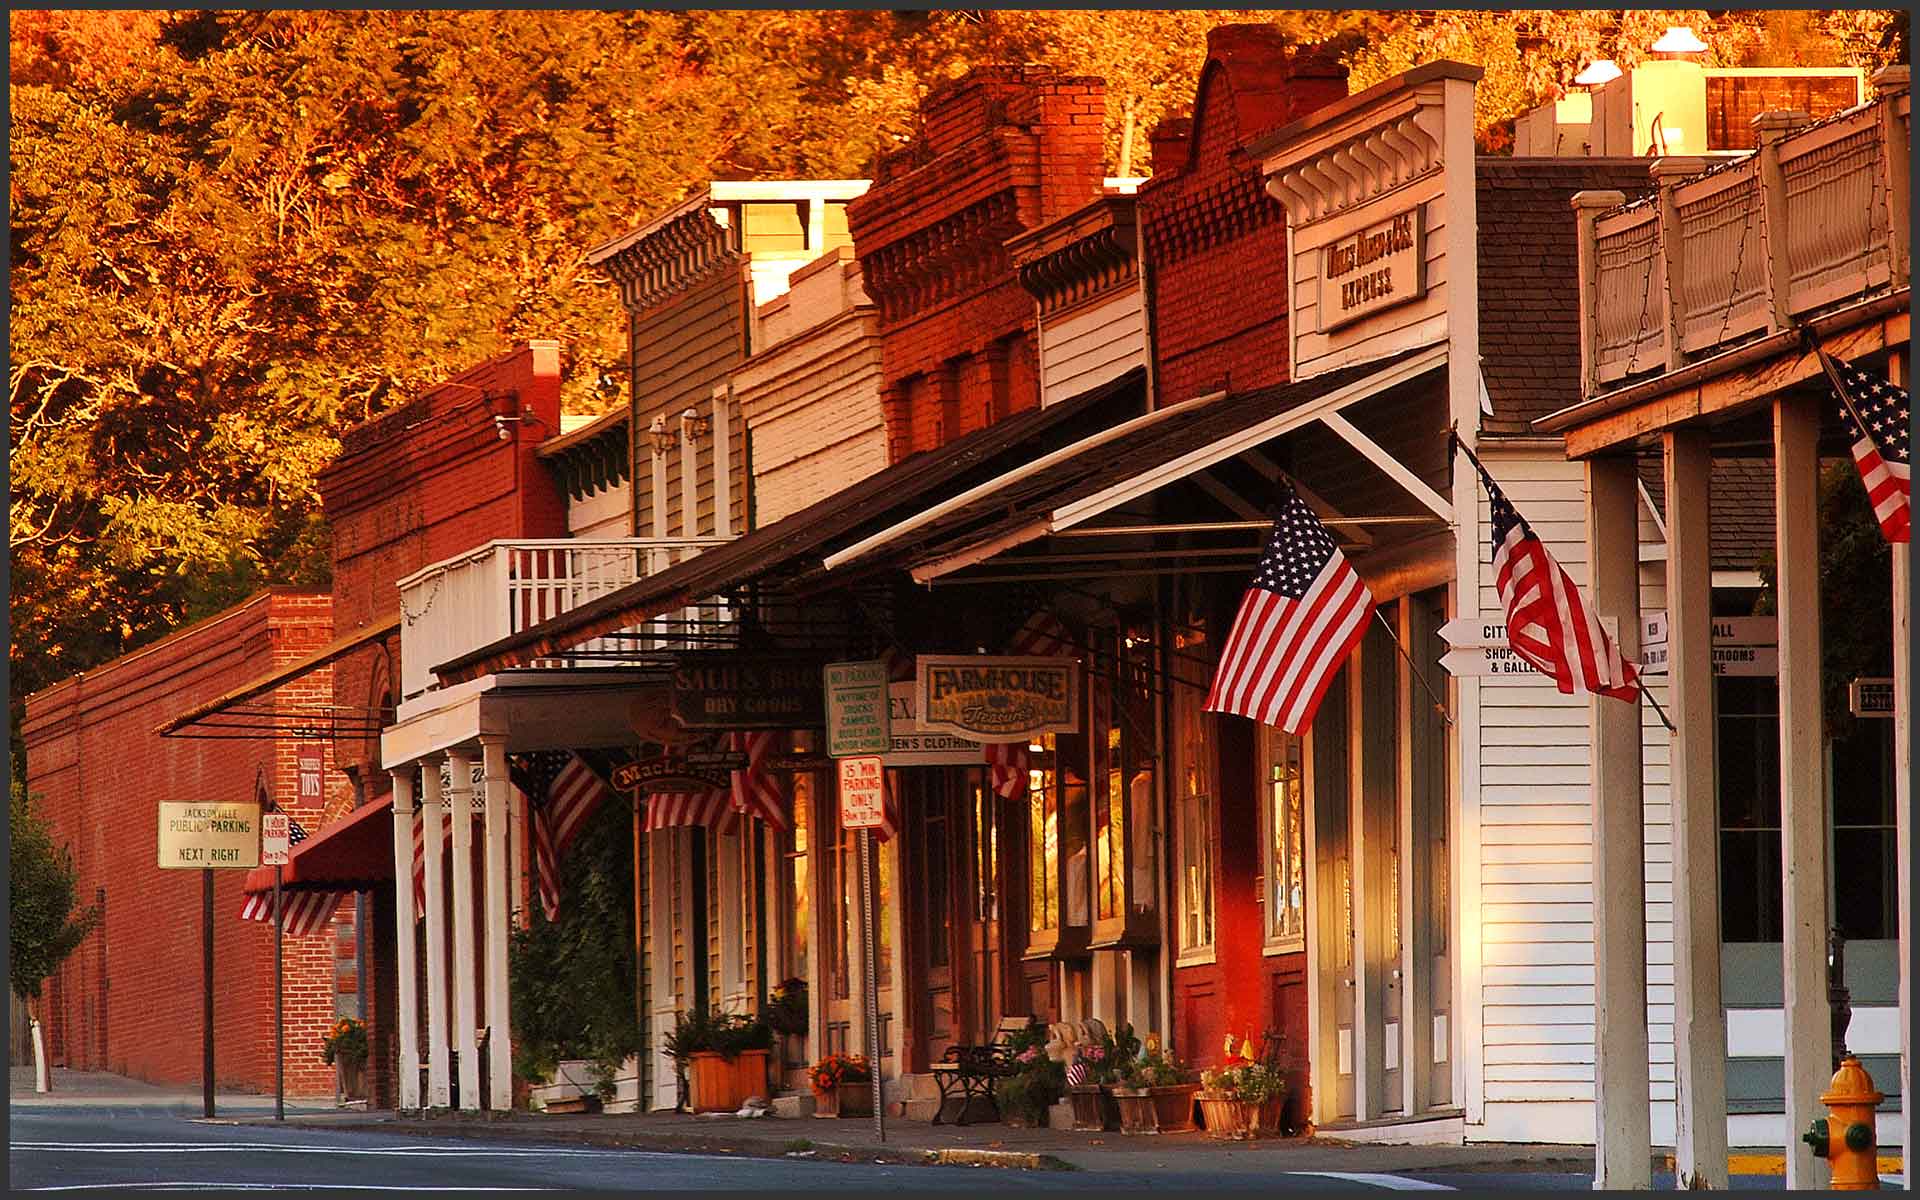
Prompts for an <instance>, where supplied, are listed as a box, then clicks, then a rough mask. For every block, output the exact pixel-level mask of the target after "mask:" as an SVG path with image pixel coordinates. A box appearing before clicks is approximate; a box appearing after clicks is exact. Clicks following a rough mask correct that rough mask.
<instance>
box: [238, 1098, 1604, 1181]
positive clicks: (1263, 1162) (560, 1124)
mask: <svg viewBox="0 0 1920 1200" xmlns="http://www.w3.org/2000/svg"><path fill="white" fill-rule="evenodd" d="M249 1123H251V1122H249ZM287 1123H288V1124H289V1125H299V1126H301V1127H304V1128H311V1129H336V1130H355V1131H366V1132H375V1131H378V1132H385V1133H400V1132H404V1133H406V1134H408V1135H409V1136H414V1135H428V1136H433V1135H438V1136H445V1137H484V1138H487V1139H489V1140H495V1141H517V1142H528V1143H540V1142H544V1143H549V1144H552V1143H562V1144H571V1145H591V1146H616V1147H625V1148H632V1149H642V1150H661V1151H681V1152H689V1153H706V1154H738V1155H742V1156H753V1157H766V1158H774V1157H781V1156H783V1155H797V1156H799V1155H803V1156H806V1157H812V1158H825V1159H838V1160H841V1161H863V1162H896V1163H947V1164H965V1165H973V1164H977V1165H981V1166H998V1167H1014V1168H1023V1169H1028V1170H1075V1169H1086V1168H1100V1169H1103V1170H1137V1171H1151V1170H1154V1169H1156V1168H1165V1167H1182V1168H1190V1169H1204V1170H1208V1171H1218V1172H1225V1173H1233V1172H1237V1171H1246V1172H1247V1173H1249V1174H1254V1173H1265V1172H1271V1171H1316V1170H1353V1169H1355V1168H1356V1165H1358V1164H1360V1163H1361V1162H1362V1161H1364V1169H1366V1170H1368V1171H1389V1172H1397V1171H1460V1172H1471V1171H1490V1170H1499V1171H1552V1172H1578V1171H1590V1170H1592V1168H1593V1152H1592V1151H1591V1150H1589V1149H1585V1148H1583V1147H1578V1146H1531V1145H1527V1146H1521V1145H1473V1146H1377V1145H1367V1146H1354V1145H1348V1144H1343V1143H1339V1142H1336V1141H1333V1140H1331V1139H1326V1140H1323V1139H1313V1138H1275V1139H1263V1140H1260V1141H1252V1142H1221V1141H1214V1140H1212V1139H1209V1138H1208V1137H1207V1136H1206V1135H1205V1134H1203V1133H1185V1134H1159V1135H1152V1136H1139V1137H1129V1136H1127V1135H1124V1134H1120V1133H1072V1132H1068V1131H1063V1130H1052V1129H1015V1128H1009V1127H1008V1126H1005V1125H1000V1124H994V1123H979V1124H974V1125H969V1126H964V1127H956V1126H953V1125H930V1124H928V1123H927V1122H925V1121H889V1122H888V1123H887V1137H886V1141H885V1142H884V1143H882V1142H880V1141H879V1140H877V1139H876V1138H875V1137H874V1133H873V1124H872V1122H871V1121H870V1120H856V1119H845V1120H835V1119H822V1118H813V1117H804V1118H798V1119H787V1120H782V1119H778V1118H772V1117H764V1118H760V1119H757V1120H742V1119H739V1118H735V1117H731V1116H713V1117H701V1116H693V1115H691V1114H676V1113H647V1114H644V1115H642V1114H621V1115H612V1116H610V1115H606V1114H601V1113H595V1114H568V1115H549V1114H537V1113H523V1112H515V1113H509V1114H503V1115H500V1116H497V1117H496V1116H492V1115H490V1114H467V1113H443V1114H436V1115H433V1116H429V1117H424V1118H422V1117H414V1116H406V1117H399V1116H396V1115H395V1114H394V1113H392V1112H375V1113H366V1112H339V1113H324V1114H302V1115H301V1116H300V1117H299V1118H298V1119H295V1118H294V1117H293V1116H292V1115H291V1114H290V1115H289V1117H288V1120H287Z"/></svg>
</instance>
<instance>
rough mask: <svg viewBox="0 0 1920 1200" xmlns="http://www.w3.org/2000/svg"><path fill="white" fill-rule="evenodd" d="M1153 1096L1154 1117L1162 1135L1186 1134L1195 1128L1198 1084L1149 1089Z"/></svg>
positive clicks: (1181, 1084)
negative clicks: (1194, 1104) (1194, 1111)
mask: <svg viewBox="0 0 1920 1200" xmlns="http://www.w3.org/2000/svg"><path fill="white" fill-rule="evenodd" d="M1148 1091H1150V1092H1151V1093H1152V1094H1153V1109H1154V1112H1153V1115H1154V1120H1155V1121H1156V1122H1157V1123H1158V1125H1159V1127H1160V1132H1161V1133H1186V1132H1189V1131H1190V1130H1192V1128H1193V1098H1194V1097H1195V1096H1196V1095H1198V1094H1199V1092H1200V1085H1199V1084H1197V1083H1176V1084H1172V1085H1170V1086H1168V1087H1156V1088H1149V1089H1148Z"/></svg>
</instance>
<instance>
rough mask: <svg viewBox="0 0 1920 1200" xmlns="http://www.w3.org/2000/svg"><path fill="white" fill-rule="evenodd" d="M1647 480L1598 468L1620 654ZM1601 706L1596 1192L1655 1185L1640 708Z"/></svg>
mask: <svg viewBox="0 0 1920 1200" xmlns="http://www.w3.org/2000/svg"><path fill="white" fill-rule="evenodd" d="M1638 481H1639V473H1638V471H1637V470H1636V469H1635V465H1634V460H1633V457H1632V456H1631V455H1625V454H1616V455H1609V456H1607V457H1604V458H1595V459H1592V460H1589V462H1588V463H1587V561H1588V562H1589V563H1590V564H1592V571H1593V607H1594V612H1595V614H1596V615H1597V616H1599V617H1600V618H1601V619H1602V620H1603V621H1604V620H1606V619H1607V618H1609V617H1611V618H1613V620H1614V622H1615V624H1616V626H1617V633H1616V637H1617V639H1618V641H1619V644H1620V653H1621V654H1622V656H1623V657H1625V658H1627V659H1628V660H1629V661H1633V660H1637V659H1638V658H1639V656H1640V555H1639V545H1638V541H1639V526H1640V513H1639V499H1640V498H1639V492H1638V488H1637V486H1636V485H1637V484H1638ZM1590 703H1591V706H1592V710H1593V725H1592V738H1593V942H1594V945H1593V959H1594V969H1593V1024H1594V1029H1593V1040H1594V1046H1593V1056H1594V1068H1593V1094H1594V1146H1595V1149H1594V1184H1593V1185H1594V1187H1596V1188H1604V1189H1608V1190H1614V1189H1621V1188H1626V1189H1637V1190H1644V1189H1646V1188H1649V1187H1651V1186H1653V1167H1652V1156H1653V1130H1652V1117H1651V1114H1650V1113H1649V1111H1648V1096H1649V1087H1648V1080H1647V1076H1648V1071H1647V1068H1646V1066H1645V1065H1644V1064H1645V1063H1646V1062H1647V1061H1648V1059H1647V884H1646V853H1645V848H1644V844H1643V839H1644V837H1645V832H1644V828H1643V825H1642V821H1643V814H1644V811H1645V802H1644V797H1643V795H1642V793H1641V785H1642V782H1643V781H1642V775H1641V753H1642V747H1641V732H1640V706H1639V705H1638V704H1624V703H1622V702H1621V701H1619V700H1612V699H1608V698H1607V697H1604V696H1595V697H1594V698H1593V699H1592V700H1591V701H1590Z"/></svg>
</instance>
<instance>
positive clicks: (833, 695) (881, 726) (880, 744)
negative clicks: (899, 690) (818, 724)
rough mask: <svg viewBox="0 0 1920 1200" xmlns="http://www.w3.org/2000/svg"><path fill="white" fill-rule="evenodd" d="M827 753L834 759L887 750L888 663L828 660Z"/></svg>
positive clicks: (823, 674)
mask: <svg viewBox="0 0 1920 1200" xmlns="http://www.w3.org/2000/svg"><path fill="white" fill-rule="evenodd" d="M821 674H822V677H823V682H824V684H825V686H826V704H827V753H828V754H829V755H831V756H832V757H834V758H845V757H847V756H848V755H853V754H881V753H884V752H885V751H886V749H887V745H888V742H887V664H886V663H883V662H877V661H876V662H842V663H828V664H827V665H826V667H825V668H824V670H823V671H822V673H821Z"/></svg>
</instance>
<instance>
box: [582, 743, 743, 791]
mask: <svg viewBox="0 0 1920 1200" xmlns="http://www.w3.org/2000/svg"><path fill="white" fill-rule="evenodd" d="M736 760H737V761H736ZM746 765H747V756H746V755H745V754H738V753H733V752H730V751H719V752H716V753H712V754H702V753H700V752H698V751H693V752H688V753H685V754H660V755H656V756H654V757H653V758H643V759H641V760H640V761H638V762H630V763H622V764H621V765H620V766H618V767H615V768H614V769H613V786H614V787H616V788H618V789H619V790H621V791H623V792H708V791H713V790H715V789H720V788H725V787H728V786H729V785H730V784H731V783H732V772H733V771H735V770H737V769H739V768H742V767H745V766H746Z"/></svg>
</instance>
